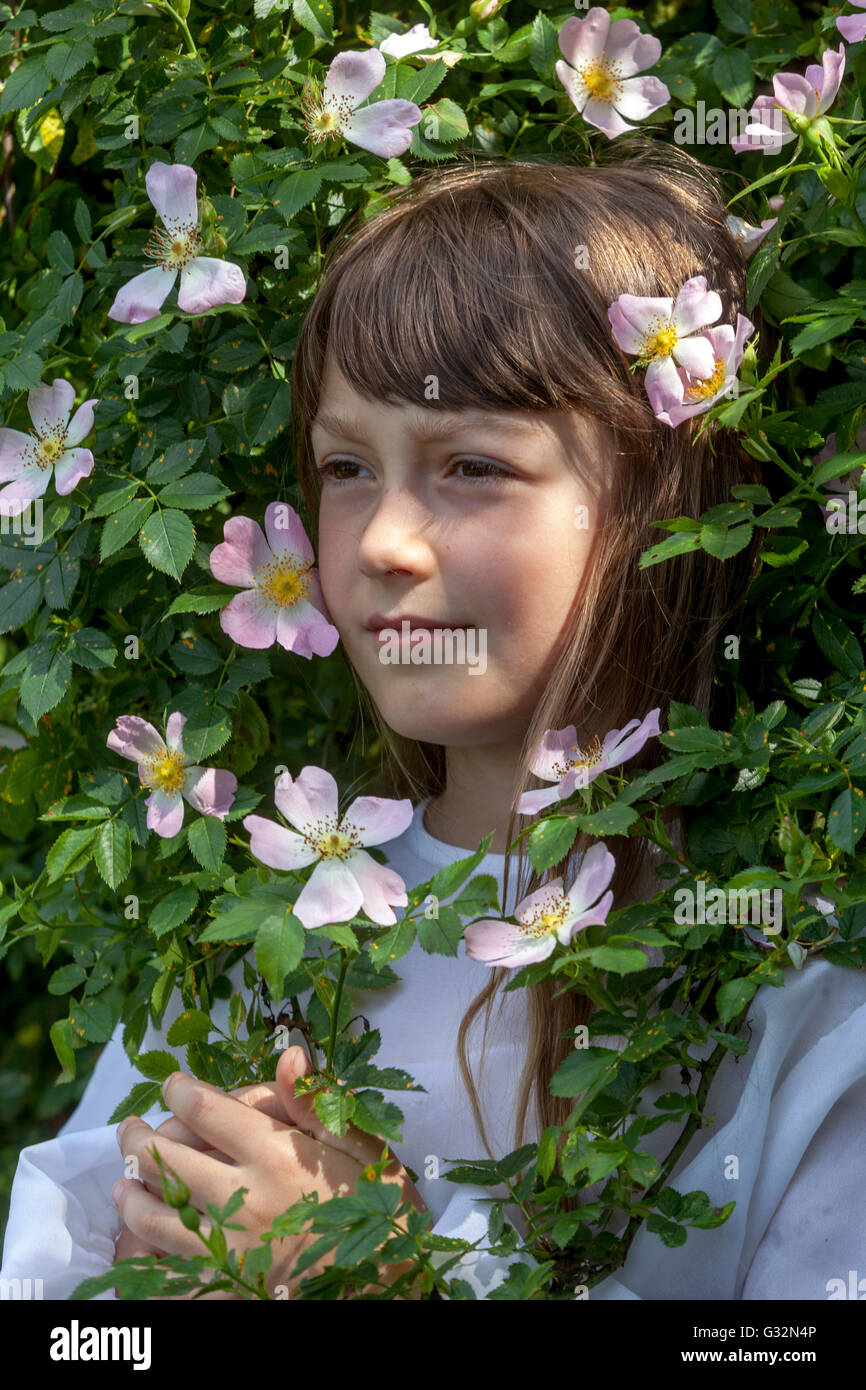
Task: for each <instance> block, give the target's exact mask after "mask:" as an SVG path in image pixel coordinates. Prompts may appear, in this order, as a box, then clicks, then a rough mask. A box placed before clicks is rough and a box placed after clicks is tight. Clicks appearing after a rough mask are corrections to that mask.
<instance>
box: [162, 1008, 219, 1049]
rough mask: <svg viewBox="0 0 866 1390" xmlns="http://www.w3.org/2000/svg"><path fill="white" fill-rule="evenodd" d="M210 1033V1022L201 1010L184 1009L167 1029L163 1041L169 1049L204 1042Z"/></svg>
mask: <svg viewBox="0 0 866 1390" xmlns="http://www.w3.org/2000/svg"><path fill="white" fill-rule="evenodd" d="M210 1031H211V1021H210V1018H209V1017H208V1015H207V1014H206V1013H202V1011H201V1009H185V1010H184V1012H183V1013H182V1014H181V1015H180V1017H179V1018H176V1019H175V1021H174V1023H173V1024H172V1025H171V1027H170V1028H169V1030H168V1032H167V1033H166V1035H165V1040H166V1042H167V1043H168V1045H169V1047H181V1046H182V1045H183V1044H184V1043H191V1042H199V1041H204V1039H205V1038H206V1037H207V1036H208V1034H209V1033H210Z"/></svg>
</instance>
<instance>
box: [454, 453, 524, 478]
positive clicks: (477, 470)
mask: <svg viewBox="0 0 866 1390" xmlns="http://www.w3.org/2000/svg"><path fill="white" fill-rule="evenodd" d="M454 467H455V468H468V469H470V470H471V471H470V472H469V473H464V474H463V477H464V478H468V479H471V480H472V481H473V482H481V483H500V482H505V481H506V479H508V478H511V477H513V476H514V475H513V474H512V473H509V471H508V469H507V468H503V467H502V466H501V465H500V464H498V463H493V462H492V461H491V460H490V459H476V458H465V459H457V460H456V461H455V464H454Z"/></svg>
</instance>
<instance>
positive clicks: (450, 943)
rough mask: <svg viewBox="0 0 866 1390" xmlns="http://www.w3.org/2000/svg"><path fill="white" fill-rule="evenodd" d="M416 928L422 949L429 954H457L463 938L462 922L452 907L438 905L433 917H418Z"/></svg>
mask: <svg viewBox="0 0 866 1390" xmlns="http://www.w3.org/2000/svg"><path fill="white" fill-rule="evenodd" d="M417 930H418V941H419V943H420V946H421V949H422V950H424V951H427V952H428V953H429V954H430V955H438V956H456V955H457V953H458V952H457V948H458V946H459V945H460V942H461V940H462V938H463V923H462V921H461V920H460V916H459V914H458V913H456V912H455V911H454V909H453V908H450V907H440V908H439V910H438V914H437V915H436V916H435V917H422V918H420V920H419V921H418V928H417Z"/></svg>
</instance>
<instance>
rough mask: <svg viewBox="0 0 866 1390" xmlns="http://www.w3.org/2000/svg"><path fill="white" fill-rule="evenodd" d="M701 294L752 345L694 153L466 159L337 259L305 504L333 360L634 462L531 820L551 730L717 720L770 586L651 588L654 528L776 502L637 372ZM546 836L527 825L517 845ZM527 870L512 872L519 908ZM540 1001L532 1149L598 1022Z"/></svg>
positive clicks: (402, 781) (684, 562) (616, 491)
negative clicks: (669, 318) (615, 331)
mask: <svg viewBox="0 0 866 1390" xmlns="http://www.w3.org/2000/svg"><path fill="white" fill-rule="evenodd" d="M581 247H583V248H586V249H585V253H581V252H580V251H579V249H578V248H581ZM581 261H585V266H584V268H581V267H580V262H581ZM576 262H577V264H576ZM694 275H705V276H706V278H707V283H708V287H709V288H710V289H715V290H717V291H718V293H719V294H720V295H721V298H722V303H723V314H722V318H721V319H720V322H727V323H731V324H733V323H735V321H736V314H737V311H738V310H739V311H742V309H743V295H744V281H745V262H744V259H743V255H742V252H741V251H740V249H739V247H738V245H737V243H736V242H735V241H734V239H733V238H732V237H731V235H730V233H729V232H728V229H727V227H726V223H725V211H724V208H723V206H722V203H721V201H720V193H719V188H718V182H717V179H716V177H715V175H713V174H712V173H711V172H710V171H709V170H707V169H706V168H705V167H703V166H702V165H701V164H699V163H698V162H697V161H696V160H695V159H693V158H692V157H691V156H690V155H688V154H686V153H685V152H684V151H682V150H679V149H675V148H672V147H670V146H663V145H653V144H652V143H651V142H649V141H646V140H644V139H643V138H641V137H630V139H629V142H628V145H627V146H626V147H625V148H620V149H616V148H614V149H611V150H610V151H606V159H605V163H604V164H595V165H591V166H577V165H570V164H563V163H560V162H553V161H551V160H549V159H545V158H540V157H533V158H524V159H507V158H500V157H493V158H485V159H483V160H479V161H476V160H474V159H473V158H471V157H467V158H460V159H458V160H457V161H455V162H454V163H451V164H449V165H448V166H446V167H445V168H442V169H439V168H437V169H435V170H432V171H424V172H422V173H421V174H419V175H417V176H416V177H415V178H413V181H412V183H411V184H408V185H406V186H405V187H403V188H401V189H399V190H397V191H396V192H395V193H393V194H389V195H387V196H386V197H383V198H381V199H379V200H378V201H374V202H373V204H372V205H368V207H367V208H366V209H365V210H364V211H363V212H360V213H357V214H356V215H355V216H354V217H352V218H350V219H348V221H347V222H346V223H344V224H343V225H342V226H341V227H340V228H339V231H338V232H337V234H336V235H335V238H334V240H333V241H332V242H331V244H330V246H329V247H328V250H327V253H326V256H325V259H324V263H323V267H322V279H321V282H320V286H319V289H318V291H317V294H316V296H315V298H314V300H313V302H312V305H311V307H310V309H309V312H308V314H307V316H306V318H305V320H304V323H303V325H302V327H301V331H300V334H299V337H298V343H297V349H296V352H295V358H294V364H293V375H292V390H293V411H294V414H295V441H296V446H297V451H298V469H299V482H300V486H301V490H302V492H303V495H304V498H305V500H306V502H307V505H308V506H309V508H310V512H311V515H312V518H313V521H314V522H316V521H317V518H318V502H319V490H318V479H317V476H316V473H315V464H314V458H313V452H312V447H311V443H310V430H311V427H312V423H313V419H314V417H315V415H316V412H317V409H318V399H319V391H320V387H321V382H322V380H323V377H324V373H325V361H326V353H331V354H333V359H334V360H335V362H336V363H337V365H338V366H339V368H340V371H341V372H342V373H343V375H344V376H345V377H346V379H347V380H348V382H349V383H350V385H351V386H352V387H353V388H354V389H355V390H356V391H358V392H360V393H361V394H365V395H367V396H370V397H372V398H374V399H377V400H380V401H383V402H385V403H389V404H401V403H409V404H414V405H422V406H425V407H427V408H429V409H436V408H437V407H438V408H441V409H446V410H449V411H453V410H457V409H460V408H464V407H477V408H482V409H489V410H496V411H507V410H524V411H525V410H540V411H541V410H544V411H548V410H567V409H576V410H578V411H582V412H586V413H588V414H589V415H591V416H593V417H595V418H596V419H597V420H599V421H601V423H602V424H603V425H604V426H605V428H606V429H607V430H608V431H609V435H608V437H609V438H610V439H611V440H612V441H613V460H612V466H611V469H610V472H611V493H610V499H609V511H608V514H607V518H606V520H605V523H604V524H603V525H602V526H600V527H599V530H598V533H597V535H596V537H595V538H594V550H593V560H592V563H591V564H589V565H588V566H587V569H586V573H585V575H584V578H583V580H582V581H581V586H580V590H579V592H578V593H576V594H575V598H574V604H573V608H572V615H571V628H570V634H569V638H568V640H567V641H565V642H564V643H562V644H561V647H560V651H559V657H558V660H557V662H556V665H555V667H554V670H553V673H552V676H551V679H550V681H549V684H548V686H547V689H546V691H545V693H544V696H543V698H542V699H541V701H540V702H539V704H538V707H537V709H536V711H535V714H534V717H533V719H532V722H531V724H530V727H529V728H528V729H527V731H526V737H525V741H524V745H523V756H522V758H521V766H520V767H519V769H518V770H517V774H516V778H515V783H514V798H513V800H512V806H513V805H514V802H515V801H516V799H517V797H518V796H519V795H520V794H521V792H523V791H525V790H527V789H528V788H529V786H530V784H531V783H532V784H533V785H537V784H536V783H535V782H534V779H533V778H532V775H531V774H530V773H529V771H528V768H529V762H530V760H531V756H532V751H533V749H534V747H535V746H536V744H537V742H538V740H539V739H540V737H541V735H542V734H543V733H544V731H545V730H546V729H549V728H553V729H559V728H563V727H564V726H565V725H567V724H575V725H576V727H577V731H578V738H579V740H580V743H581V746H582V747H584V748H585V747H586V743H587V742H588V741H589V740H591V739H592V738H593V737H594V736H603V735H604V734H605V733H606V732H607V731H608V730H609V729H612V728H621V727H622V726H623V725H624V724H625V723H626V722H627V721H628V720H629V719H630V718H634V717H635V716H638V717H643V716H644V715H645V714H646V713H647V712H648V711H649V710H650V709H652V708H654V707H656V706H660V707H661V720H662V725H661V727H662V728H665V727H666V717H667V707H668V703H669V701H670V700H678V701H681V702H685V703H688V704H692V705H695V706H697V707H698V708H699V709H701V710H703V711H704V712H705V713H707V714H708V715H709V714H710V712H711V697H712V687H713V649H714V644H715V641H716V639H717V637H718V636H719V634H720V633H723V632H724V630H725V628H724V625H725V623H726V622H727V621H728V620H729V619H730V618H731V616H732V615H733V613H734V612H735V611H736V609H737V607H738V606H739V604H740V602H741V600H742V597H743V595H744V592H745V589H746V587H747V586H748V583H749V581H750V579H751V575H752V573H753V570H754V565H755V559H756V553H757V543H756V542H753V543H752V544H751V545H750V546H749V548H747V549H746V550H744V551H742V552H741V553H740V554H739V555H738V556H736V557H734V559H732V560H727V561H724V562H722V561H719V560H716V559H714V558H713V557H711V556H710V555H708V554H707V553H706V552H705V551H703V550H695V551H691V552H688V553H685V554H681V555H677V556H675V557H673V558H671V559H669V560H667V561H665V562H664V563H662V564H659V565H657V566H650V567H647V568H644V569H640V568H639V567H638V557H639V555H640V554H641V551H643V550H645V549H647V548H648V547H649V546H650V545H652V544H653V543H654V542H658V541H659V540H660V539H662V538H663V536H664V535H665V534H666V533H664V532H662V531H659V530H658V529H657V528H653V527H652V526H651V525H650V523H651V522H652V521H653V520H654V519H656V518H659V519H661V518H669V517H675V516H679V515H682V514H686V515H688V516H700V515H701V513H702V512H704V511H706V510H707V509H708V508H709V507H711V506H713V505H714V504H717V503H721V502H726V501H729V500H731V486H732V485H734V484H736V483H740V482H745V481H754V480H755V478H756V476H757V474H756V470H755V467H754V464H753V463H752V461H751V460H750V459H749V458H748V456H747V455H746V454H745V453H744V452H743V451H742V449H741V448H740V445H739V442H738V439H737V437H736V435H735V433H734V432H733V431H729V430H718V429H716V430H714V431H713V432H712V435H711V437H710V436H709V434H705V435H704V437H703V438H702V439H701V440H700V441H699V442H695V433H696V429H697V426H698V424H699V423H700V417H698V419H697V420H694V421H688V422H686V423H685V424H682V425H680V426H679V427H678V428H676V429H672V428H671V427H670V426H669V425H666V424H662V423H661V422H659V421H658V420H657V419H656V418H655V416H654V414H653V411H652V408H651V407H650V404H649V401H648V399H647V396H646V392H645V390H644V385H643V375H642V373H638V374H635V373H633V372H632V371H630V370H629V366H630V363H631V362H632V361H633V359H631V358H628V357H626V355H625V354H624V353H623V352H622V351H621V350H620V348H619V347H618V346H617V344H616V342H615V341H614V338H613V335H612V333H611V329H610V323H609V320H608V317H607V309H608V306H609V305H610V304H612V303H613V301H614V300H615V299H616V298H617V296H618V295H620V294H624V293H628V294H636V295H651V296H669V297H676V295H677V293H678V292H679V290H680V288H681V287H682V285H683V283H684V282H685V281H686V280H687V279H689V278H691V277H692V276H694ZM431 374H435V375H436V376H437V377H438V380H439V397H438V399H437V400H428V399H426V397H425V395H424V383H425V379H428V378H429V376H430V375H431ZM355 679H356V684H358V685H359V690H360V692H361V699H362V705H363V706H364V707H365V708H367V709H369V711H370V713H371V715H372V717H373V720H374V722H375V724H376V726H377V727H378V729H379V731H380V733H381V736H382V740H383V744H384V747H385V749H386V767H385V771H386V774H387V779H388V783H389V787H388V790H389V792H390V794H392V795H402V796H405V795H410V796H412V797H413V798H415V799H418V798H420V797H423V796H429V795H433V796H435V795H437V794H438V793H440V792H441V791H443V790H444V767H445V750H444V748H443V747H441V746H439V745H435V744H426V743H419V742H415V741H414V740H410V739H406V738H403V737H402V736H399V735H397V734H395V733H394V732H393V731H392V730H390V729H388V728H387V726H385V725H384V722H383V721H382V719H381V717H380V716H379V715H378V713H377V711H376V709H375V706H373V703H372V700H370V699H369V697H368V696H367V693H366V691H364V690H363V687H360V683H359V682H358V680H357V677H356V678H355ZM661 756H662V749H661V746H660V745H659V744H658V741H657V740H650V742H649V744H648V745H646V747H645V748H644V749H643V750H642V753H641V754H640V755H638V756H637V757H636V758H634V759H633V760H632V761H631V762H630V763H629V767H630V769H634V768H637V767H651V766H653V765H655V764H657V763H658V762H660V761H661ZM667 814H668V815H672V814H673V812H672V811H671V810H670V809H669V811H668V812H667ZM529 823H530V822H529V819H528V818H527V817H517V816H516V815H515V813H514V811H513V810H512V812H511V816H510V819H509V826H508V842H509V844H510V843H512V841H513V839H514V837H515V836H516V834H517V833H519V831H520V830H521V829H523V828H524V827H525V826H526V825H527V824H529ZM605 839H606V843H607V844H608V845H609V847H610V849H611V851H612V853H613V854H614V856H615V858H616V871H615V874H614V878H613V881H612V883H611V887H612V888H613V890H614V894H615V898H614V902H615V906H617V907H621V906H625V905H626V904H627V903H629V902H633V901H641V900H643V899H645V898H648V897H651V896H652V895H653V893H654V892H655V891H657V889H658V886H659V884H658V880H656V879H655V878H654V876H653V875H652V874H651V872H650V865H649V861H648V851H649V849H650V843H649V842H648V841H646V840H643V839H639V838H634V837H632V838H629V837H627V836H610V837H605ZM591 843H592V839H591V837H589V836H586V835H583V834H580V835H578V837H577V839H576V841H575V843H574V846H573V848H572V851H571V853H570V855H569V858H568V860H567V861H566V862H565V863H564V864H562V865H560V866H559V867H558V868H557V871H556V872H557V873H561V874H562V876H563V879H564V882H565V885H566V887H567V886H568V885H569V884H570V883H571V881H572V879H573V877H574V874H575V872H576V869H577V862H576V858H575V856H577V855H578V854H580V853H581V852H582V851H584V850H585V849H587V848H588V847H589V845H590V844H591ZM515 855H516V863H517V876H518V881H519V882H520V883H521V886H522V885H523V883H524V882H525V883H526V891H527V892H528V891H531V889H532V888H533V887H538V886H540V882H541V880H540V878H539V877H538V876H537V875H536V874H534V872H532V873H527V870H529V869H530V865H529V863H528V860H527V859H526V856H525V841H521V845H520V847H519V852H515ZM514 857H515V856H508V855H507V856H506V861H505V866H506V885H505V889H504V892H503V898H504V899H506V898H507V876H508V871H509V865H510V864H511V863H512V862H514ZM511 973H512V972H510V971H508V970H506V969H502V968H495V969H491V970H490V971H489V978H488V980H487V981H486V983H485V986H484V988H483V989H482V990H481V992H480V993H479V995H478V996H477V998H476V999H475V1000H474V1001H473V1003H472V1005H471V1006H470V1008H469V1010H468V1012H467V1014H466V1016H465V1017H464V1019H463V1021H462V1023H461V1026H460V1030H459V1033H458V1039H457V1050H458V1056H459V1061H460V1068H461V1073H462V1076H463V1079H464V1082H465V1084H466V1086H467V1088H468V1091H469V1096H470V1101H471V1105H472V1109H473V1113H474V1115H475V1119H476V1122H477V1124H478V1127H479V1132H480V1134H481V1137H482V1140H483V1142H484V1144H485V1147H486V1148H487V1151H488V1153H490V1154H491V1157H495V1156H496V1155H493V1154H492V1151H491V1149H490V1145H489V1143H488V1140H487V1135H486V1132H485V1128H484V1122H483V1117H482V1115H481V1112H480V1105H479V1101H478V1093H477V1090H476V1087H475V1084H474V1081H473V1078H472V1074H471V1071H470V1068H469V1063H468V1059H467V1055H466V1038H467V1033H468V1030H469V1028H470V1026H471V1024H472V1023H473V1021H474V1019H475V1018H476V1017H477V1015H478V1014H479V1012H480V1010H481V1009H482V1008H485V1015H484V1018H485V1024H484V1038H485V1039H486V1035H487V1028H488V1026H489V1022H490V1016H491V1008H492V1004H493V1001H494V998H495V997H496V996H497V994H498V993H499V997H500V1005H501V1000H502V996H501V993H500V992H499V987H500V986H501V985H502V984H503V983H504V982H505V981H506V980H507V979H508V978H510V977H511ZM558 991H559V992H558ZM528 994H529V1000H528V1005H529V1010H530V1020H531V1021H530V1030H531V1036H530V1040H529V1047H528V1050H527V1060H526V1066H525V1069H524V1073H523V1077H522V1080H521V1085H520V1090H519V1094H518V1098H517V1101H518V1103H517V1118H516V1127H515V1144H518V1145H519V1144H520V1143H521V1142H522V1136H523V1134H524V1132H525V1125H526V1116H527V1111H528V1107H529V1103H530V1099H531V1096H532V1091H533V1087H534V1088H535V1106H536V1116H537V1120H538V1123H539V1125H540V1127H542V1128H544V1127H546V1126H547V1125H550V1124H562V1123H563V1122H564V1120H565V1118H566V1116H567V1114H568V1112H569V1109H570V1108H571V1104H572V1102H571V1101H569V1100H568V1099H567V1098H558V1097H554V1096H551V1095H550V1093H549V1082H550V1077H551V1076H552V1074H553V1072H554V1071H555V1070H556V1068H557V1066H558V1065H559V1063H560V1062H561V1061H562V1060H563V1058H564V1057H565V1056H566V1055H567V1054H568V1052H569V1050H570V1048H571V1047H572V1046H573V1038H572V1036H570V1035H571V1034H573V1030H574V1028H575V1026H576V1025H578V1024H581V1023H585V1022H587V1021H588V1020H589V1017H590V1015H591V1013H592V1012H593V1005H592V1003H591V1001H590V1000H589V999H588V998H587V997H586V996H585V995H583V994H581V993H579V992H577V991H575V990H565V991H563V985H562V983H560V982H557V983H554V982H546V983H544V984H542V985H540V986H537V987H536V988H534V989H531V990H529V991H528ZM485 1006H486V1007H485ZM482 1058H483V1043H482Z"/></svg>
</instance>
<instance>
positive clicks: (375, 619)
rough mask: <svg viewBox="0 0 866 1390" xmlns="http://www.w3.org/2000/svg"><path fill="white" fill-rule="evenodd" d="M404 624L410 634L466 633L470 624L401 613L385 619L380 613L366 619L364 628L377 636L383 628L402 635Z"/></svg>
mask: <svg viewBox="0 0 866 1390" xmlns="http://www.w3.org/2000/svg"><path fill="white" fill-rule="evenodd" d="M404 623H408V624H409V631H410V633H412V632H436V631H439V630H443V631H444V630H446V629H447V630H450V631H451V632H460V631H466V630H467V629H468V627H469V626H470V624H468V623H449V622H439V621H438V620H437V619H433V618H416V617H413V616H412V614H410V613H401V614H398V615H397V617H395V618H385V617H383V616H382V614H381V613H374V614H373V615H372V617H370V618H368V619H367V622H366V623H365V625H364V626H365V627H367V628H368V629H369V630H370V631H371V632H374V633H376V634H377V635H378V633H379V632H381V631H382V630H383V629H384V628H387V629H388V630H389V631H391V632H395V631H396V632H398V633H400V634H401V635H402V632H403V624H404Z"/></svg>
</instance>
